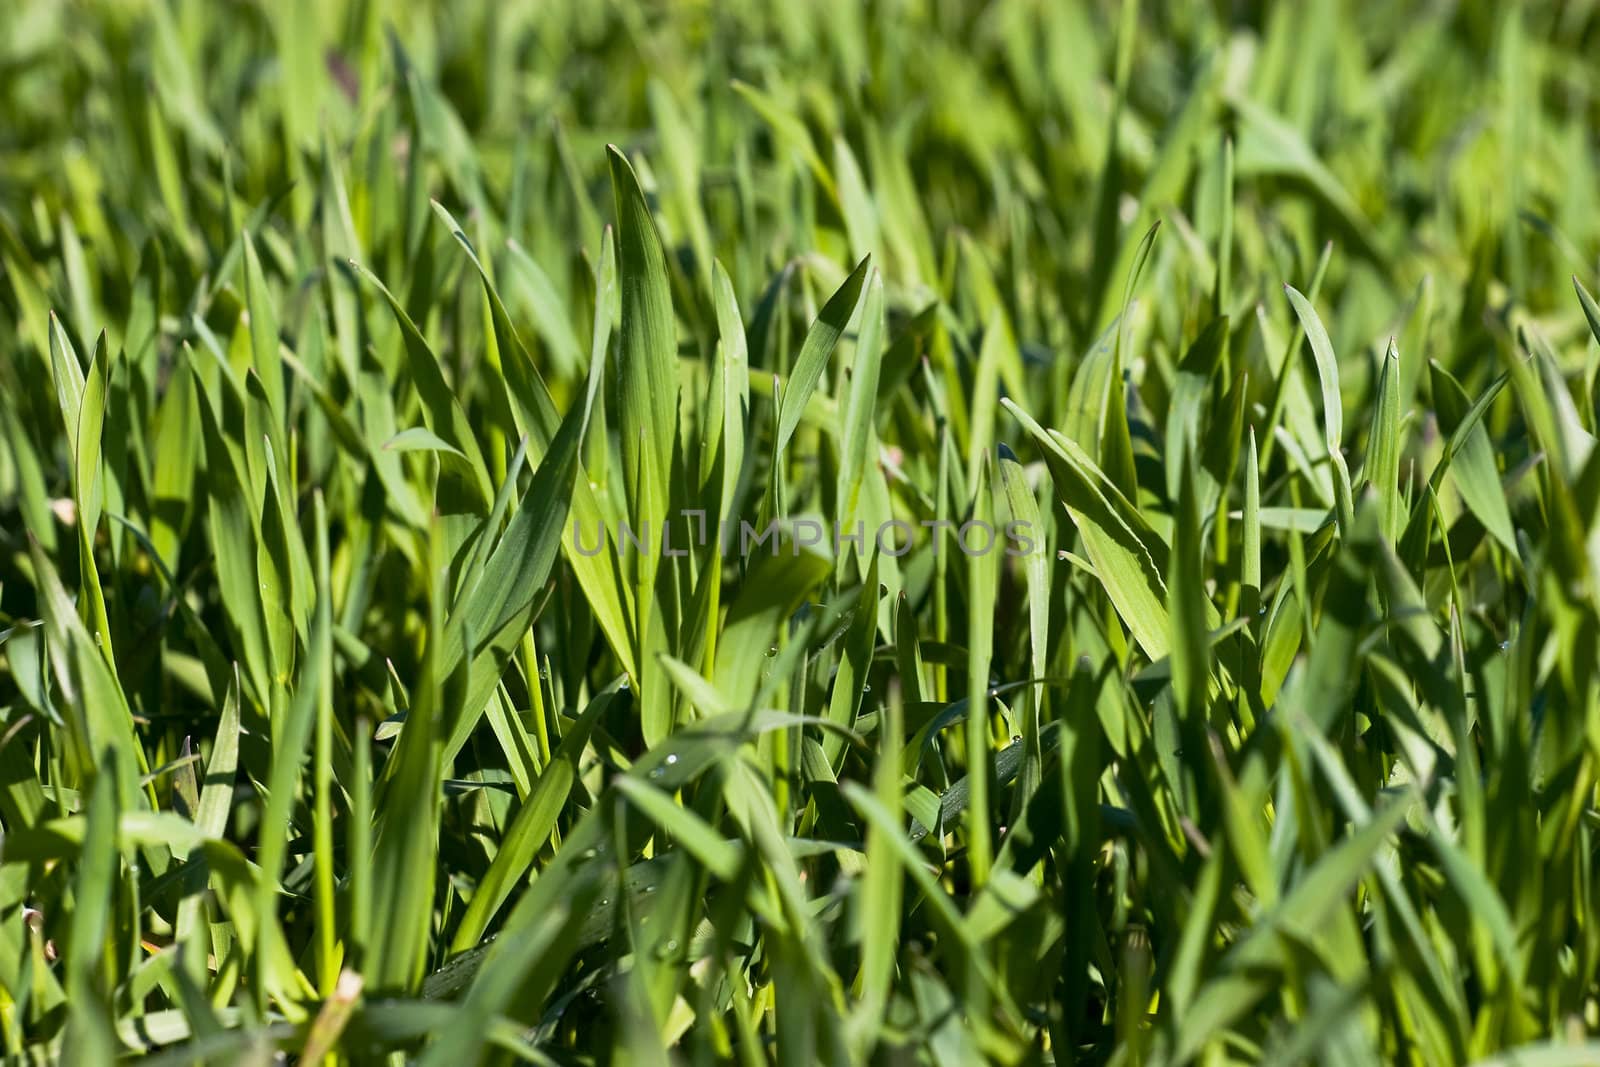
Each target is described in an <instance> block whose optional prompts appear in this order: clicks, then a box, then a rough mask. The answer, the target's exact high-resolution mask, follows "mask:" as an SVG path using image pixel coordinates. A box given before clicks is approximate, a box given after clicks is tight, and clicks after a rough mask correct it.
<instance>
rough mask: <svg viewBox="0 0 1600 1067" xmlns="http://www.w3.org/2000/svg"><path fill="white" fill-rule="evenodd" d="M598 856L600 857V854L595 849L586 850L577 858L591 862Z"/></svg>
mask: <svg viewBox="0 0 1600 1067" xmlns="http://www.w3.org/2000/svg"><path fill="white" fill-rule="evenodd" d="M598 855H600V853H599V851H598V850H597V849H592V848H586V849H584V850H583V851H582V852H580V853H578V858H579V859H580V860H592V859H594V858H595V857H596V856H598Z"/></svg>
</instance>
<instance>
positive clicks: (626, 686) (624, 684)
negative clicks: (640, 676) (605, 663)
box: [617, 678, 633, 691]
mask: <svg viewBox="0 0 1600 1067" xmlns="http://www.w3.org/2000/svg"><path fill="white" fill-rule="evenodd" d="M617 688H618V689H621V690H624V691H626V690H629V689H632V688H633V683H632V682H630V681H629V680H628V679H626V678H624V679H623V680H622V684H621V685H619V686H617Z"/></svg>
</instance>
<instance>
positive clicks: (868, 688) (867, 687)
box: [861, 682, 872, 693]
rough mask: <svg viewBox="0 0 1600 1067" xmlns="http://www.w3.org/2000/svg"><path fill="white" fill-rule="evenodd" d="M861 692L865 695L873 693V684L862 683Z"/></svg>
mask: <svg viewBox="0 0 1600 1067" xmlns="http://www.w3.org/2000/svg"><path fill="white" fill-rule="evenodd" d="M861 691H862V692H863V693H870V692H872V683H871V682H862V683H861Z"/></svg>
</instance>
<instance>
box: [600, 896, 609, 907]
mask: <svg viewBox="0 0 1600 1067" xmlns="http://www.w3.org/2000/svg"><path fill="white" fill-rule="evenodd" d="M610 905H611V898H610V897H601V898H600V906H601V907H602V908H605V907H609V906H610Z"/></svg>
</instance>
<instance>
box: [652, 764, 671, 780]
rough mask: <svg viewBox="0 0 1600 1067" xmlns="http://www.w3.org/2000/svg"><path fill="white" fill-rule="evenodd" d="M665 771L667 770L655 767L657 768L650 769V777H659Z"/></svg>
mask: <svg viewBox="0 0 1600 1067" xmlns="http://www.w3.org/2000/svg"><path fill="white" fill-rule="evenodd" d="M666 773H667V772H666V771H665V770H663V769H662V768H660V767H657V768H655V769H654V770H652V771H651V772H650V777H652V778H660V777H661V776H663V775H665V774H666Z"/></svg>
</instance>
